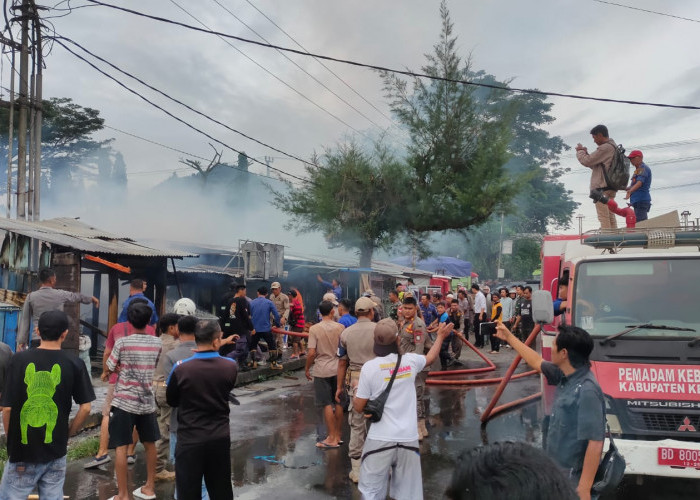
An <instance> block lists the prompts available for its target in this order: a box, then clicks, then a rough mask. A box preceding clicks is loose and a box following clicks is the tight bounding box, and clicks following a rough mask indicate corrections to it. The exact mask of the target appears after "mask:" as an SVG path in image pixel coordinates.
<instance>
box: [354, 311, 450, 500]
mask: <svg viewBox="0 0 700 500" xmlns="http://www.w3.org/2000/svg"><path fill="white" fill-rule="evenodd" d="M453 327H454V325H453V324H452V323H443V324H441V325H440V328H439V329H438V331H437V339H436V341H435V343H434V344H433V347H431V349H430V351H429V352H428V354H426V355H425V356H423V355H420V354H415V353H406V354H403V355H402V356H401V365H400V366H399V368H398V372H397V374H396V378H395V380H394V385H393V386H392V387H391V390H390V391H389V397H388V398H387V401H386V404H385V405H384V413H383V415H382V418H381V420H380V421H379V422H374V423H373V424H372V425H371V426H370V428H369V432H368V433H367V439H366V440H365V445H364V447H363V448H362V463H361V466H360V483H359V485H358V487H359V489H360V492H361V493H362V498H364V499H367V500H373V499H379V500H384V499H385V498H386V496H387V493H389V494H390V496H391V498H394V499H395V500H404V499H412V500H421V499H422V498H423V477H422V474H421V467H420V452H419V450H418V425H417V423H416V418H415V416H416V390H415V386H414V380H415V378H416V375H417V374H418V373H420V371H421V370H422V369H423V368H424V367H425V366H426V364H427V365H430V364H432V363H433V362H434V361H435V360H436V359H437V358H438V356H439V354H440V346H441V345H442V341H443V340H444V339H445V337H446V336H447V335H448V334H449V333H450V332H451V331H452V329H453ZM398 352H399V331H398V327H397V326H396V322H395V321H394V320H392V319H383V320H381V321H380V322H379V323H377V326H376V328H375V329H374V353H375V354H376V355H377V357H376V358H374V359H372V360H370V361H367V362H366V363H365V364H364V365H363V366H362V371H361V372H360V380H359V383H358V386H357V392H356V394H355V399H354V401H353V404H354V409H355V411H356V412H358V413H362V412H363V411H364V409H365V406H366V405H367V401H369V400H370V399H376V398H377V397H378V396H379V395H380V394H381V393H382V392H383V391H384V389H386V387H387V385H389V380H390V379H391V374H392V373H393V371H394V370H395V369H396V360H397V358H398ZM387 490H388V491H387Z"/></svg>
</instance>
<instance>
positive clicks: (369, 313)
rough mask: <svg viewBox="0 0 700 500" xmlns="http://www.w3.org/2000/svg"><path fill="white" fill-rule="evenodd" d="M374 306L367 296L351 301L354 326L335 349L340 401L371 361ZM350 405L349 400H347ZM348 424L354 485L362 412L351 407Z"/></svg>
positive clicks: (362, 428) (350, 392) (352, 389)
mask: <svg viewBox="0 0 700 500" xmlns="http://www.w3.org/2000/svg"><path fill="white" fill-rule="evenodd" d="M374 308H375V304H374V301H372V299H370V298H369V297H360V298H359V299H358V300H357V302H355V315H356V316H357V323H355V324H354V325H351V326H349V327H348V328H346V329H345V330H343V332H342V333H341V334H340V344H339V346H338V357H339V358H340V360H339V361H338V386H337V390H336V393H335V400H336V401H337V402H339V403H340V402H341V396H342V394H343V391H344V390H345V389H347V391H348V395H349V396H350V397H351V398H354V397H355V391H356V390H357V383H358V382H359V380H360V370H361V369H362V365H364V364H365V363H366V362H367V361H369V360H370V359H374V358H375V357H376V355H375V354H374V328H375V326H376V325H377V324H376V323H374V322H372V318H373V317H374ZM351 402H352V401H351ZM348 420H349V423H350V443H349V444H348V448H349V451H348V455H349V456H350V462H351V463H352V470H351V471H350V479H351V480H352V481H353V482H354V483H357V482H358V481H359V479H360V459H361V458H362V447H363V446H364V445H365V438H366V437H367V419H366V418H365V417H364V415H363V414H362V413H358V412H356V411H355V410H354V409H353V408H352V405H351V410H350V414H349V416H348Z"/></svg>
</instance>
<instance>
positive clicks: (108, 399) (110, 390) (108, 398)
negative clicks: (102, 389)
mask: <svg viewBox="0 0 700 500" xmlns="http://www.w3.org/2000/svg"><path fill="white" fill-rule="evenodd" d="M115 385H116V384H109V387H107V394H106V395H105V404H104V405H103V406H102V416H103V417H108V416H109V412H110V411H111V408H112V399H114V386H115Z"/></svg>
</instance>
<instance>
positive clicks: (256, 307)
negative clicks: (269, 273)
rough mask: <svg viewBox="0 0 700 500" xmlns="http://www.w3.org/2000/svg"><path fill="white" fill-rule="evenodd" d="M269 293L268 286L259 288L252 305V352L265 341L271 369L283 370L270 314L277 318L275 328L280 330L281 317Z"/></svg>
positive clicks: (254, 363)
mask: <svg viewBox="0 0 700 500" xmlns="http://www.w3.org/2000/svg"><path fill="white" fill-rule="evenodd" d="M267 291H268V290H267V287H266V286H261V287H260V288H258V297H257V298H256V299H254V300H253V301H252V302H251V303H250V316H251V319H252V320H253V331H252V332H250V334H251V341H250V352H251V353H255V351H256V349H257V348H258V342H260V340H263V341H264V342H265V343H267V350H268V352H269V353H270V368H272V369H273V370H281V369H282V365H281V364H279V363H278V362H277V357H278V356H279V353H278V352H277V343H276V342H275V336H274V335H273V334H272V325H271V324H270V314H272V317H273V318H275V326H276V327H278V328H279V326H280V315H279V313H278V312H277V308H276V307H275V304H274V302H272V301H271V300H270V299H268V298H267ZM254 355H255V354H253V356H254ZM251 364H252V367H253V368H257V367H258V364H257V362H255V361H253V362H252V363H251Z"/></svg>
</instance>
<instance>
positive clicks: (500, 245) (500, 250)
mask: <svg viewBox="0 0 700 500" xmlns="http://www.w3.org/2000/svg"><path fill="white" fill-rule="evenodd" d="M502 254H503V212H501V234H500V235H499V236H498V264H497V265H496V278H497V279H500V278H503V277H505V272H503V273H501V255H502Z"/></svg>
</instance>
